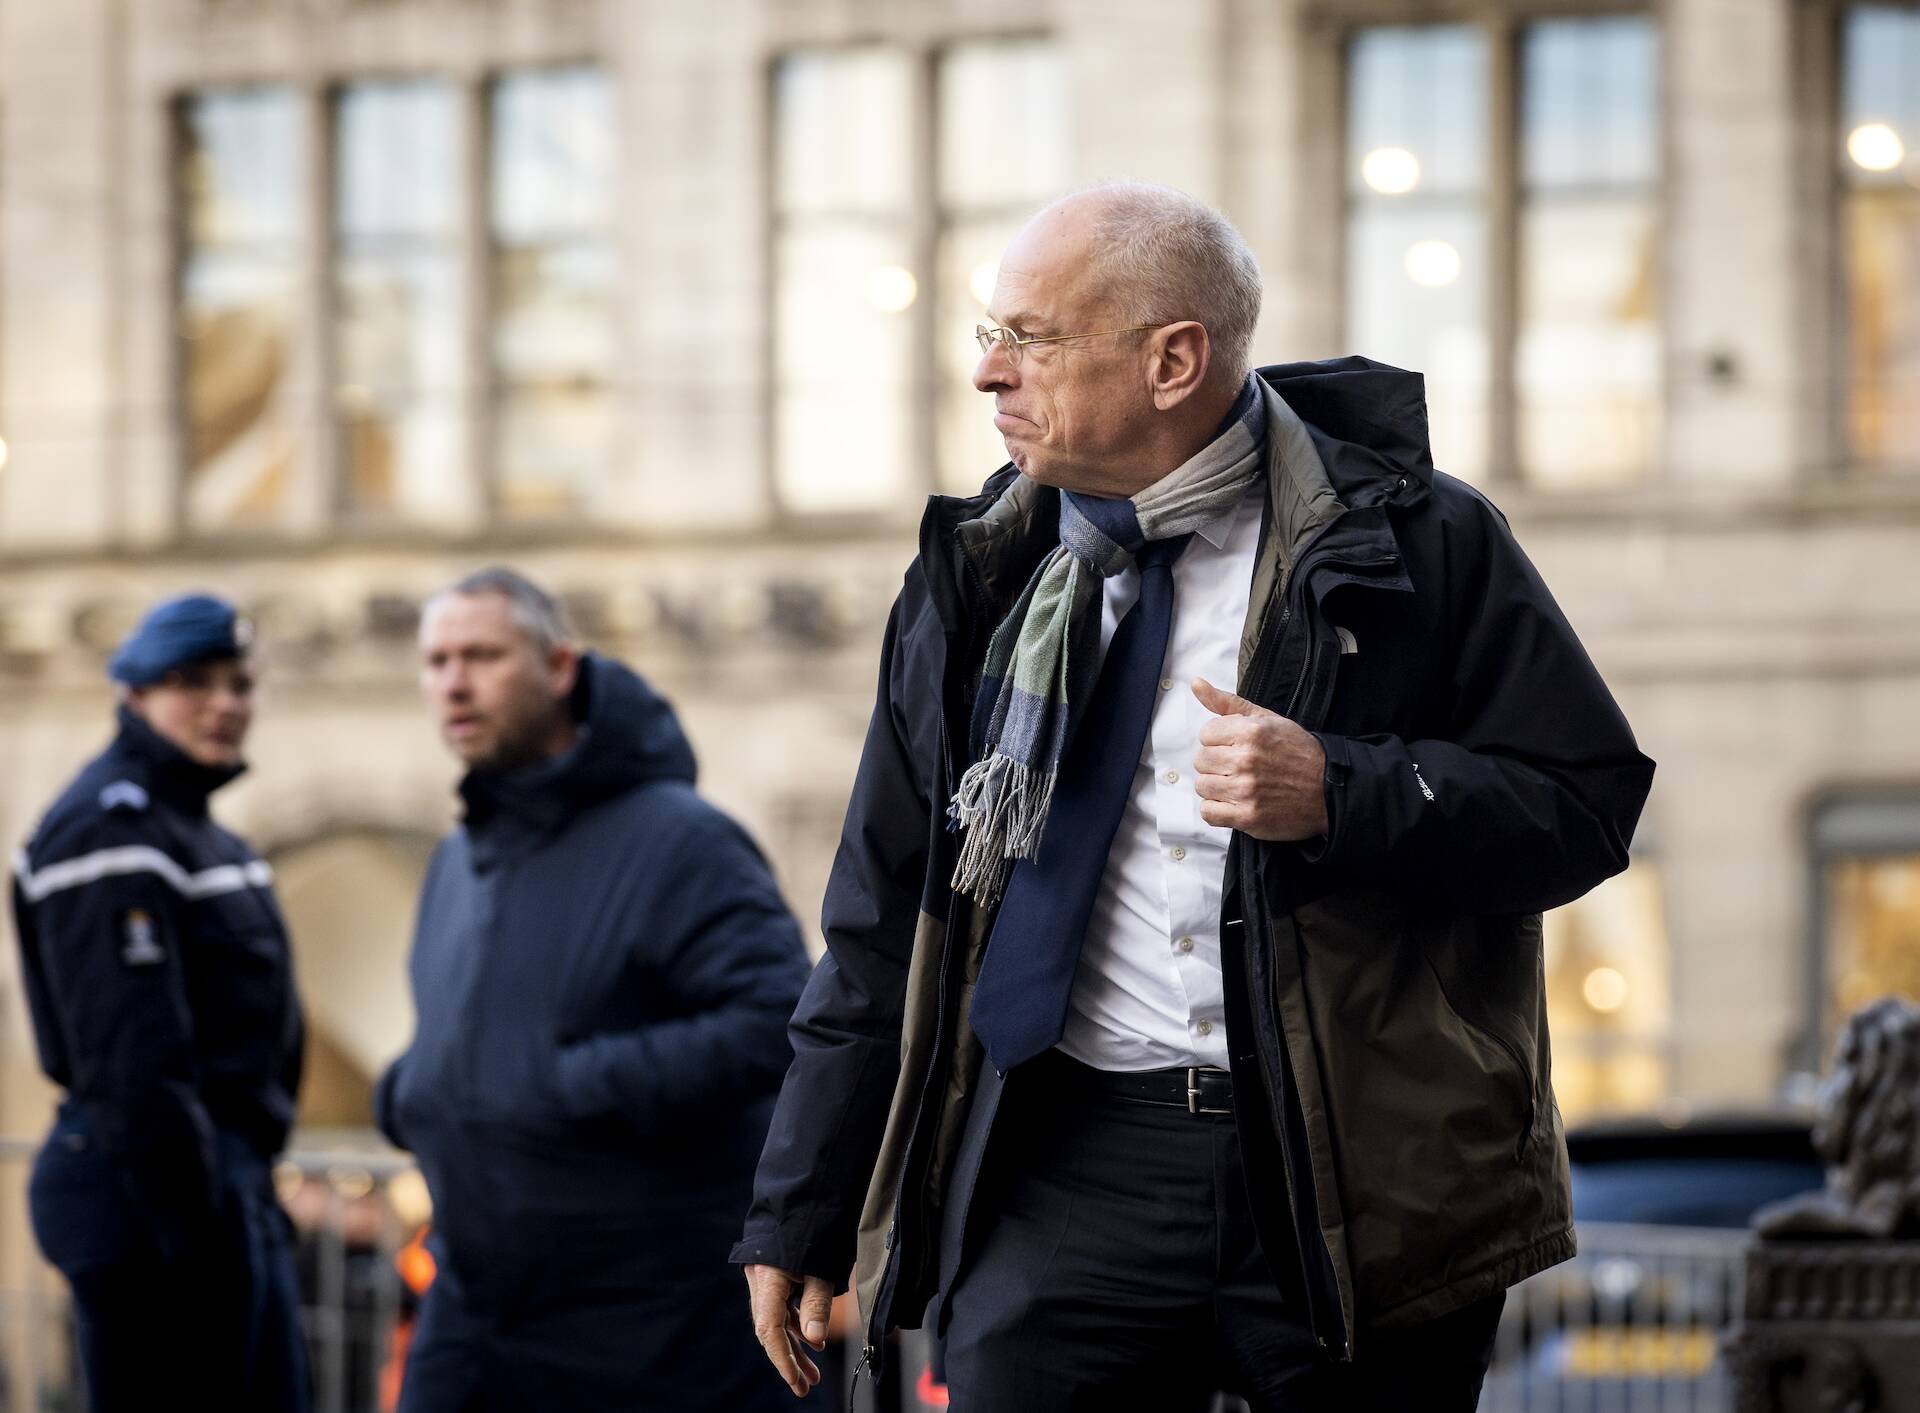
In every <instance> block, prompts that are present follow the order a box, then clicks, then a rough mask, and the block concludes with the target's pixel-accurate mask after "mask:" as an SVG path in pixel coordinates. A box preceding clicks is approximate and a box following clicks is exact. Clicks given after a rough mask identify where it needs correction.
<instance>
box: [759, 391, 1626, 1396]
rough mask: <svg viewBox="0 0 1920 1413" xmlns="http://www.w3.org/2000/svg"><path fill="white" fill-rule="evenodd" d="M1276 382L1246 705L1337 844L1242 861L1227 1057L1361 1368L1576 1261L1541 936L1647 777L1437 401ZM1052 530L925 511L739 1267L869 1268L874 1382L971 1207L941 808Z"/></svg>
mask: <svg viewBox="0 0 1920 1413" xmlns="http://www.w3.org/2000/svg"><path fill="white" fill-rule="evenodd" d="M1260 376H1261V378H1263V379H1264V380H1265V382H1266V383H1267V385H1268V387H1269V388H1270V389H1271V390H1272V391H1273V393H1275V394H1277V398H1274V397H1270V398H1269V455H1268V472H1267V474H1268V503H1267V508H1266V523H1265V526H1264V528H1263V533H1262V545H1261V551H1260V556H1259V559H1258V562H1257V566H1256V570H1255V575H1254V581H1253V594H1252V600H1251V602H1250V604H1249V610H1248V617H1247V626H1246V632H1245V635H1244V637H1243V640H1242V649H1241V659H1240V676H1239V683H1238V688H1237V690H1238V691H1239V693H1240V694H1241V695H1243V696H1246V697H1248V698H1250V699H1252V700H1253V701H1255V702H1257V703H1259V704H1260V705H1262V706H1266V707H1269V708H1271V709H1272V710H1274V711H1278V712H1280V713H1282V714H1283V715H1286V716H1288V717H1290V718H1292V719H1294V720H1296V721H1298V722H1300V723H1301V724H1302V725H1304V726H1306V727H1307V728H1308V729H1309V730H1312V731H1314V732H1316V733H1317V734H1318V736H1319V738H1320V740H1321V741H1322V743H1323V745H1324V746H1325V748H1326V754H1327V768H1326V778H1325V788H1326V795H1327V806H1328V813H1329V819H1330V827H1329V832H1328V834H1327V835H1326V837H1325V838H1323V839H1320V840H1316V841H1311V842H1309V843H1307V844H1273V843H1264V842H1261V841H1258V840H1255V839H1251V838H1248V837H1245V836H1241V835H1236V836H1235V837H1234V839H1233V842H1232V845H1231V847H1230V850H1229V854H1228V861H1227V877H1226V880H1225V882H1226V891H1225V900H1224V903H1223V908H1222V928H1221V942H1222V961H1223V968H1224V972H1225V976H1224V980H1225V985H1226V1001H1227V1030H1228V1036H1229V1049H1230V1052H1231V1059H1232V1069H1233V1075H1234V1084H1235V1093H1236V1102H1237V1106H1238V1108H1239V1111H1240V1114H1241V1122H1240V1124H1239V1133H1240V1141H1241V1144H1242V1146H1243V1149H1244V1152H1245V1157H1246V1166H1247V1175H1248V1185H1249V1188H1250V1191H1251V1195H1252V1198H1253V1203H1254V1214H1255V1218H1256V1221H1257V1223H1258V1225H1259V1228H1260V1231H1261V1236H1262V1244H1263V1246H1264V1247H1265V1248H1266V1250H1268V1251H1269V1252H1270V1253H1278V1254H1276V1256H1275V1259H1276V1260H1288V1261H1298V1262H1299V1263H1300V1264H1301V1275H1302V1277H1303V1279H1304V1281H1305V1287H1306V1290H1307V1293H1308V1298H1309V1301H1310V1303H1311V1318H1312V1323H1313V1326H1314V1329H1315V1331H1316V1334H1317V1336H1318V1338H1319V1340H1320V1342H1321V1344H1322V1345H1323V1347H1324V1348H1325V1349H1326V1350H1327V1351H1328V1352H1329V1354H1330V1355H1331V1356H1332V1357H1334V1358H1351V1357H1352V1356H1353V1350H1354V1346H1355V1342H1356V1339H1364V1333H1365V1331H1366V1330H1367V1329H1368V1328H1369V1327H1380V1326H1390V1325H1395V1324H1405V1323H1411V1322H1414V1321H1419V1320H1424V1319H1430V1318H1433V1317H1437V1316H1439V1315H1442V1314H1444V1313H1446V1312H1447V1311H1449V1310H1453V1309H1456V1308H1459V1307H1460V1306H1462V1305H1465V1304H1467V1303H1469V1302H1471V1301H1473V1300H1476V1299H1479V1298H1481V1297H1483V1296H1485V1295H1488V1294H1490V1293H1491V1292H1493V1291H1495V1290H1498V1289H1501V1288H1504V1287H1505V1286H1508V1285H1511V1284H1513V1283H1514V1282H1516V1281H1518V1280H1521V1279H1523V1278H1524V1277H1526V1276H1528V1275H1530V1274H1532V1273H1533V1272H1535V1271H1538V1270H1540V1269H1543V1268H1544V1267H1546V1266H1549V1265H1551V1264H1553V1263H1554V1262H1557V1261H1561V1260H1564V1259H1566V1258H1567V1257H1569V1256H1571V1255H1572V1254H1573V1251H1574V1235H1573V1223H1572V1211H1571V1202H1570V1196H1569V1191H1568V1173H1567V1158H1566V1146H1565V1140H1564V1136H1563V1133H1562V1128H1561V1124H1560V1117H1559V1112H1558V1110H1557V1108H1556V1107H1555V1105H1554V1102H1553V1094H1552V1088H1551V1084H1550V1079H1549V1058H1548V1056H1549V1051H1548V1041H1547V1024H1546V1006H1545V996H1544V979H1543V967H1542V953H1541V934H1540V912H1541V910H1543V909H1546V908H1552V907H1556V906H1558V905H1560V904H1563V903H1566V902H1569V901H1571V900H1572V899H1574V898H1577V897H1579V896H1580V895H1581V894H1582V893H1584V892H1586V891H1587V890H1588V889H1589V888H1591V887H1592V886H1593V885H1594V884H1596V883H1598V882H1599V881H1601V880H1602V879H1604V878H1606V877H1608V876H1609V875H1611V874H1614V873H1617V872H1619V871H1620V870H1621V869H1623V868H1624V867H1625V866H1626V862H1627V853H1628V845H1629V841H1630V839H1631V837H1632V834H1633V829H1634V826H1635V823H1636V821H1637V819H1638V816H1639V813H1640V809H1641V807H1642V805H1643V803H1644V801H1645V798H1646V795H1647V791H1648V788H1649V785H1650V783H1651V778H1652V773H1653V763H1652V762H1651V761H1649V760H1648V759H1647V758H1646V757H1645V756H1643V755H1642V754H1641V753H1640V752H1639V750H1638V749H1637V748H1636V746H1635V743H1634V739H1633V735H1632V733H1631V731H1630V730H1629V729H1628V726H1627V723H1626V721H1625V720H1624V718H1623V717H1622V715H1621V713H1620V711H1619V709H1618V708H1617V707H1616V705H1615V704H1614V702H1613V699H1612V697H1611V696H1610V695H1609V694H1608V692H1607V689H1606V687H1605V685H1604V684H1603V683H1602V681H1601V680H1600V677H1599V675H1598V673H1597V672H1596V671H1595V670H1594V667H1593V665H1592V663H1591V662H1590V661H1589V659H1588V657H1587V655H1586V653H1585V651H1584V650H1583V649H1582V648H1581V646H1580V643H1579V641H1578V639H1577V638H1576V637H1575V635H1574V633H1573V630H1572V628H1571V627H1570V626H1569V625H1568V623H1567V621H1566V619H1565V618H1564V616H1563V615H1562V614H1561V612H1560V610H1559V608H1558V607H1557V606H1556V605H1555V603H1554V601H1553V598H1552V596H1551V595H1550V594H1549V593H1548V591H1547V588H1546V585H1545V584H1544V583H1543V582H1542V581H1541V579H1540V576H1539V574H1538V573H1537V572H1536V571H1535V570H1534V568H1533V566H1532V564H1530V563H1529V562H1528V560H1527V558H1526V556H1525V555H1524V554H1523V553H1522V552H1521V550H1520V548H1519V546H1518V545H1517V544H1516V543H1515V542H1514V539H1513V536H1512V535H1511V533H1510V532H1509V530H1508V528H1507V524H1506V521H1505V519H1504V518H1503V517H1502V516H1501V514H1500V513H1499V511H1498V510H1496V509H1495V508H1494V507H1493V506H1492V504H1490V503H1489V502H1488V501H1487V499H1486V498H1485V497H1484V496H1482V495H1481V494H1480V493H1479V492H1477V491H1475V490H1474V489H1472V488H1471V487H1469V486H1467V485H1465V484H1464V483H1462V482H1461V481H1458V480H1456V479H1454V478H1453V477H1450V476H1447V475H1445V474H1442V473H1440V472H1438V471H1436V470H1435V469H1434V467H1433V465H1432V461H1431V453H1430V451H1429V449H1428V444H1427V436H1426V409H1425V400H1424V389H1423V384H1422V380H1421V379H1420V377H1419V376H1418V375H1417V374H1412V373H1407V372H1403V371H1401V370H1399V369H1395V368H1389V367H1386V366H1384V365H1381V364H1377V363H1373V362H1371V361H1369V360H1366V359H1362V358H1344V359H1337V360H1332V361H1328V362H1321V363H1299V364H1289V365H1281V366H1275V367H1269V368H1263V369H1261V370H1260ZM1276 404H1277V405H1276ZM1057 516H1058V496H1057V493H1056V492H1054V491H1051V490H1049V489H1047V488H1045V487H1041V486H1038V485H1036V484H1035V483H1033V482H1030V481H1028V480H1026V479H1025V478H1023V477H1020V476H1019V475H1018V474H1017V473H1015V472H1014V471H1013V469H1012V468H1011V467H1005V468H1002V470H1001V471H1000V472H999V473H998V474H997V475H996V476H995V477H993V478H992V479H991V480H990V481H989V482H988V483H987V485H986V487H985V489H984V490H983V492H982V493H981V494H980V495H979V496H976V497H973V498H971V499H957V498H950V497H935V498H933V499H932V500H931V502H930V503H929V506H928V509H927V513H926V516H925V518H924V520H923V522H922V526H921V537H920V553H919V556H918V557H917V558H916V560H915V561H914V563H913V565H912V566H911V568H910V569H909V570H908V572H907V576H906V583H905V586H904V587H903V589H902V591H901V593H900V596H899V598H898V600H897V601H896V602H895V605H894V608H893V612H892V616H891V618H890V620H889V622H888V626H887V632H886V639H885V644H884V646H883V648H882V652H881V663H880V684H879V700H878V703H877V705H876V708H875V711H874V715H873V719H872V723H871V726H870V728H869V732H868V736H867V743H866V748H865V753H864V755H863V757H862V760H861V764H860V769H859V773H858V776H857V778H856V781H855V784H854V790H853V797H852V800H851V803H850V805H849V807H848V813H847V820H846V826H845V829H844V832H843V835H842V840H841V845H840V850H839V854H838V856H837V859H836V862H835V865H834V869H833V874H832V879H831V882H830V884H829V889H828V894H827V898H826V904H825V909H824V913H823V920H824V925H825V931H826V937H827V944H828V956H827V957H826V959H824V960H823V961H822V963H821V964H820V966H819V967H818V968H817V969H816V970H815V972H814V975H813V978H812V981H811V982H810V984H809V985H808V988H807V992H806V995H805V996H804V998H803V999H802V1001H801V1005H800V1009H799V1010H798V1012H797V1013H796V1014H795V1016H794V1021H793V1026H792V1038H793V1044H794V1052H795V1058H794V1063H793V1067H792V1069H791V1070H790V1071H789V1072H788V1075H787V1079H786V1084H785V1088H784V1090H783V1091H782V1095H781V1100H780V1106H779V1108H778V1109H777V1111H776V1113H775V1116H774V1122H773V1128H772V1132H771V1134H770V1135H769V1138H768V1141H767V1147H766V1152H765V1154H764V1155H763V1157H762V1159H761V1164H760V1171H759V1177H758V1181H757V1184H756V1189H755V1198H754V1205H753V1208H752V1210H751V1212H750V1214H749V1216H748V1220H747V1224H746V1230H745V1233H744V1236H743V1238H742V1240H741V1241H740V1242H739V1243H738V1244H737V1245H736V1246H735V1248H734V1252H733V1259H734V1260H736V1261H739V1262H763V1263H766V1264H770V1265H775V1266H779V1267H782V1268H785V1269H788V1270H796V1271H802V1272H806V1273H808V1274H813V1275H819V1276H822V1277H825V1278H829V1279H832V1280H835V1281H841V1280H844V1279H845V1278H846V1275H847V1272H848V1269H849V1267H850V1266H855V1267H856V1270H855V1285H856V1287H857V1290H858V1293H859V1297H860V1301H861V1308H862V1314H863V1317H864V1318H865V1320H866V1321H867V1328H868V1350H867V1356H868V1358H869V1360H872V1359H873V1358H875V1357H876V1356H877V1348H878V1346H879V1344H880V1342H881V1336H882V1335H883V1334H884V1332H885V1331H886V1330H887V1329H889V1328H891V1327H893V1326H896V1325H914V1324H917V1323H919V1321H920V1320H921V1318H922V1316H923V1313H924V1310H925V1307H926V1305H927V1302H928V1301H929V1299H930V1298H931V1297H932V1296H933V1295H934V1294H935V1293H936V1291H937V1288H938V1286H939V1284H940V1281H941V1280H942V1278H943V1276H950V1275H951V1272H942V1271H941V1270H940V1269H939V1267H940V1261H939V1255H940V1250H939V1248H940V1245H941V1242H940V1235H941V1232H942V1229H943V1220H944V1218H945V1216H946V1214H945V1212H944V1210H943V1209H944V1207H945V1206H946V1204H947V1203H948V1202H949V1201H952V1202H955V1203H961V1202H964V1200H965V1193H966V1192H967V1191H968V1190H970V1189H969V1188H968V1184H967V1183H966V1181H965V1180H964V1179H963V1180H962V1181H961V1182H959V1183H955V1182H954V1181H953V1175H954V1168H955V1166H956V1159H957V1156H958V1151H959V1148H960V1145H961V1134H962V1131H963V1129H964V1127H965V1122H966V1117H967V1113H968V1110H969V1106H970V1104H971V1100H972V1097H973V1095H974V1094H975V1092H976V1091H977V1089H978V1088H979V1081H980V1075H981V1054H980V1047H979V1044H978V1041H977V1040H976V1039H975V1037H974V1036H973V1034H972V1032H971V1029H970V1027H969V1026H968V1024H967V1019H966V1017H967V1007H968V1004H969V1002H970V999H971V994H972V984H973V980H974V978H975V977H976V976H977V974H978V970H979V964H980V957H981V954H982V952H983V951H984V948H985V945H986V940H987V937H988V935H989V932H990V930H991V925H992V918H991V916H990V914H989V912H988V910H986V909H982V908H978V907H975V906H973V905H972V904H971V903H970V902H969V901H968V900H967V899H966V898H964V897H960V896H957V895H955V894H954V892H953V891H952V889H951V888H950V886H949V881H950V879H951V877H952V873H953V866H954V857H955V853H956V836H955V835H953V834H952V833H950V832H949V831H948V828H947V819H946V804H947V800H948V798H949V797H950V795H951V793H952V790H953V783H954V781H955V780H957V779H958V777H959V774H960V772H961V771H963V770H964V769H965V767H966V765H967V764H968V762H967V760H966V759H965V753H966V751H967V749H968V733H967V722H968V719H969V709H970V706H971V696H972V693H973V691H974V688H975V684H976V681H977V678H978V674H979V666H980V662H981V659H982V657H983V655H984V652H985V647H986V642H987V639H988V636H989V635H990V634H991V632H992V630H993V629H994V627H995V626H996V625H997V624H998V623H999V622H1000V621H1001V619H1002V617H1004V615H1005V613H1006V611H1007V609H1008V608H1009V607H1010V606H1011V604H1012V602H1013V600H1014V598H1015V597H1016V596H1017V594H1018V593H1019V591H1020V589H1021V587H1022V586H1023V585H1024V584H1025V582H1026V581H1027V578H1028V577H1029V576H1030V575H1031V573H1032V571H1033V568H1034V566H1035V565H1036V564H1037V563H1038V561H1039V559H1040V557H1041V556H1042V555H1044V554H1045V553H1046V551H1047V550H1048V549H1049V548H1051V546H1052V545H1053V544H1055V543H1056V542H1057V538H1058V532H1057ZM856 1262H857V1264H856Z"/></svg>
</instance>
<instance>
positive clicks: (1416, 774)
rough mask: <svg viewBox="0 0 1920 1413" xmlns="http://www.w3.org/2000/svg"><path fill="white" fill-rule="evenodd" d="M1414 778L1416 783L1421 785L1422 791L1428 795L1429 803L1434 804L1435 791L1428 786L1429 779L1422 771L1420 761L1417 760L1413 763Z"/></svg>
mask: <svg viewBox="0 0 1920 1413" xmlns="http://www.w3.org/2000/svg"><path fill="white" fill-rule="evenodd" d="M1413 779H1414V783H1415V784H1416V785H1418V786H1419V787H1420V793H1421V794H1423V795H1425V796H1426V797H1427V803H1428V804H1432V803H1433V791H1431V790H1429V789H1428V788H1427V779H1426V777H1425V776H1424V775H1422V774H1421V773H1420V762H1419V761H1415V762H1414V763H1413Z"/></svg>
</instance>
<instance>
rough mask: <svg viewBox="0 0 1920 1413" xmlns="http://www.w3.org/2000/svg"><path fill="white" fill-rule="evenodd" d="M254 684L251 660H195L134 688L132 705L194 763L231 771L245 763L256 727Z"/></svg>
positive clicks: (128, 696)
mask: <svg viewBox="0 0 1920 1413" xmlns="http://www.w3.org/2000/svg"><path fill="white" fill-rule="evenodd" d="M253 686H254V682H253V668H252V667H251V666H249V665H248V663H247V660H246V659H245V658H218V659H215V660H213V661H211V662H190V663H188V664H187V665H186V666H185V667H177V668H175V669H174V670H173V671H171V672H169V673H168V674H167V675H166V676H165V677H163V678H161V679H160V680H159V681H158V682H155V683H153V684H152V685H151V686H147V687H134V688H132V689H131V690H129V691H128V693H127V706H128V707H129V708H131V709H132V711H133V712H134V714H135V715H137V716H141V717H144V718H145V719H146V722H147V724H148V725H149V726H151V727H152V728H153V729H154V730H155V731H157V732H158V733H159V734H160V735H161V736H162V737H163V738H165V739H166V740H168V741H171V742H172V743H173V744H174V745H175V746H178V747H179V748H180V749H181V750H182V751H184V752H185V753H186V754H187V755H188V756H189V757H190V758H191V759H193V760H195V761H198V762H199V763H200V764H201V765H205V766H211V767H213V768H214V769H216V770H226V769H230V768H232V767H233V766H236V765H239V764H240V750H241V747H242V746H244V745H245V744H246V741H247V728H248V727H250V726H251V725H253Z"/></svg>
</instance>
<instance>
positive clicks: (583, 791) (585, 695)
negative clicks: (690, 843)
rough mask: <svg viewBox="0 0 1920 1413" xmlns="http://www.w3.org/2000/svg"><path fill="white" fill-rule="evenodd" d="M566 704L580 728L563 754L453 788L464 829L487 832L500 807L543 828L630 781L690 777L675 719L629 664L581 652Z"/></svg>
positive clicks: (478, 775) (472, 775) (687, 748)
mask: <svg viewBox="0 0 1920 1413" xmlns="http://www.w3.org/2000/svg"><path fill="white" fill-rule="evenodd" d="M571 706H572V710H573V716H574V720H576V721H578V722H579V723H580V724H581V726H582V727H583V728H584V729H583V730H582V732H581V735H580V739H579V740H578V741H576V742H575V743H574V745H573V747H572V749H570V750H568V751H567V752H566V753H565V754H564V755H560V756H556V757H555V758H554V759H552V760H547V761H541V762H539V763H538V764H535V765H530V766H525V767H523V768H521V769H519V770H512V771H507V772H504V773H500V772H493V771H482V770H474V771H469V772H468V773H467V775H466V778H465V779H463V780H462V781H461V782H460V794H461V796H462V797H463V798H464V799H465V800H466V802H467V820H466V823H467V828H468V830H469V831H470V832H472V831H482V832H484V831H486V830H487V829H488V827H489V826H490V825H491V824H492V823H493V821H494V820H495V819H497V818H498V817H499V816H500V815H502V814H507V815H512V816H514V817H516V818H517V819H519V820H520V821H522V822H523V823H525V824H528V825H531V826H533V827H534V828H535V829H537V830H541V831H544V830H547V829H551V828H554V827H556V826H558V825H559V824H561V823H563V822H564V821H565V820H566V819H567V818H568V817H569V816H570V815H571V814H573V813H574V812H575V811H576V810H581V809H584V808H586V807H587V806H589V805H592V804H596V803H598V802H599V801H601V800H604V799H608V798H610V797H611V796H614V795H618V794H622V793H624V792H625V791H628V790H631V789H634V788H635V787H636V786H640V785H645V784H648V783H651V782H653V781H659V780H678V781H682V782H684V783H686V784H688V785H691V784H693V782H694V777H695V775H696V773H697V766H696V764H695V761H694V757H693V747H692V745H691V744H689V743H688V741H687V737H686V733H685V732H683V731H682V730H681V729H680V721H679V718H677V717H676V716H675V715H674V712H673V708H672V707H671V706H669V705H668V704H667V701H666V699H665V698H664V697H662V696H661V695H660V694H659V693H657V692H655V691H654V690H653V688H652V687H650V686H648V685H647V683H646V682H645V681H644V680H643V679H642V678H641V677H640V675H639V674H638V673H637V672H634V671H633V670H632V669H631V668H628V667H626V666H625V665H624V664H621V663H618V662H615V661H614V660H613V659H611V658H606V657H601V656H600V655H599V654H598V653H591V652H589V653H583V654H582V655H581V658H580V671H579V678H578V681H577V682H576V683H575V685H574V689H573V698H572V701H571Z"/></svg>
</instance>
